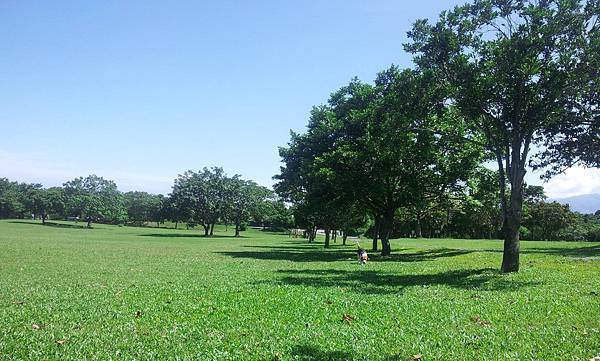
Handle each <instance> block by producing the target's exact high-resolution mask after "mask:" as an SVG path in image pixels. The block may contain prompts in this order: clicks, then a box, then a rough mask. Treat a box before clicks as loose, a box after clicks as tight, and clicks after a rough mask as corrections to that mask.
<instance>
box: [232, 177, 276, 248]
mask: <svg viewBox="0 0 600 361" xmlns="http://www.w3.org/2000/svg"><path fill="white" fill-rule="evenodd" d="M226 194H227V198H228V199H227V204H228V208H229V215H228V216H229V218H230V219H231V220H232V221H233V223H234V224H235V237H239V236H240V229H241V226H242V222H246V221H248V220H249V219H250V216H251V214H253V213H254V212H255V210H256V209H257V208H258V207H259V206H260V204H261V203H262V202H265V201H266V200H267V198H268V197H270V196H271V195H272V191H270V190H269V189H267V188H265V187H261V186H259V185H258V184H256V183H255V182H253V181H247V180H243V179H241V178H240V176H239V175H235V176H233V177H231V178H228V179H227V180H226Z"/></svg>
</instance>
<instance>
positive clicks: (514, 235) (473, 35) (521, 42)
mask: <svg viewBox="0 0 600 361" xmlns="http://www.w3.org/2000/svg"><path fill="white" fill-rule="evenodd" d="M599 13H600V2H598V0H589V1H587V2H585V3H583V2H582V1H576V0H566V1H550V0H539V1H534V0H512V1H511V0H476V1H474V2H473V3H472V4H467V5H464V6H460V7H456V8H455V9H454V10H452V11H447V12H443V13H442V14H441V15H440V19H439V21H437V22H436V23H434V24H430V23H428V22H427V21H426V20H419V21H417V22H416V23H415V25H414V27H413V29H412V31H410V32H409V37H410V38H411V39H412V42H411V43H410V44H407V45H406V49H407V50H409V51H411V52H414V53H415V54H416V57H415V62H416V63H417V65H418V68H419V69H421V70H422V71H426V72H431V73H432V74H434V75H435V76H436V77H437V78H438V80H439V84H440V85H441V86H443V87H445V90H446V91H447V94H448V97H447V99H446V103H451V104H456V106H457V107H458V109H460V110H461V112H462V114H463V115H464V116H466V117H468V118H469V119H471V120H472V122H473V124H474V129H475V130H477V131H479V132H481V133H483V134H484V135H485V137H486V139H487V147H488V149H489V151H490V152H492V153H493V154H494V156H495V160H496V162H497V164H498V176H499V186H500V193H501V203H502V209H503V218H504V222H503V229H504V255H503V260H502V270H503V271H504V272H514V271H518V270H519V227H520V225H521V218H522V205H523V187H524V176H525V174H526V169H527V165H528V164H530V165H532V166H534V167H548V168H547V170H548V173H547V174H548V175H551V174H553V173H556V172H560V171H562V170H563V169H564V168H565V167H569V166H572V165H574V164H577V163H580V164H584V165H589V166H598V165H599V164H600V135H599V133H600V121H599V112H600V107H599V106H598V100H599V95H598V89H599V88H600V84H599V82H598V79H599V76H598V72H599V69H600V55H599V54H600V34H599V33H600V32H599V31H598V30H599V27H600V24H599V22H598V14H599ZM532 148H533V149H534V151H535V150H539V151H536V152H535V154H533V155H531V153H532V152H531V150H532ZM507 183H508V184H509V185H510V190H507V189H506V187H505V184H507Z"/></svg>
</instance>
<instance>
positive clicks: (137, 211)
mask: <svg viewBox="0 0 600 361" xmlns="http://www.w3.org/2000/svg"><path fill="white" fill-rule="evenodd" d="M123 199H124V204H125V208H126V209H127V217H128V220H129V222H131V223H133V224H135V225H138V226H141V225H143V224H144V223H145V222H147V221H157V220H158V221H157V223H158V222H159V221H160V219H161V218H162V215H161V213H162V208H163V197H162V196H161V195H155V194H150V193H147V192H140V191H132V192H126V193H124V194H123Z"/></svg>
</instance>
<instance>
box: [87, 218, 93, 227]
mask: <svg viewBox="0 0 600 361" xmlns="http://www.w3.org/2000/svg"><path fill="white" fill-rule="evenodd" d="M87 227H88V228H92V219H91V218H88V219H87Z"/></svg>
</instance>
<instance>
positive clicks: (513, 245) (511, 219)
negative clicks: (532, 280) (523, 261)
mask: <svg viewBox="0 0 600 361" xmlns="http://www.w3.org/2000/svg"><path fill="white" fill-rule="evenodd" d="M518 173H519V174H518V175H516V176H515V177H514V178H513V179H511V193H510V204H509V208H508V212H507V217H506V224H505V227H504V254H503V255H502V272H504V273H508V272H518V271H519V251H520V248H521V245H520V240H519V228H520V227H521V216H522V209H523V178H524V175H525V172H524V170H523V171H522V172H521V171H518ZM521 174H522V175H521ZM513 183H514V184H513Z"/></svg>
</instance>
